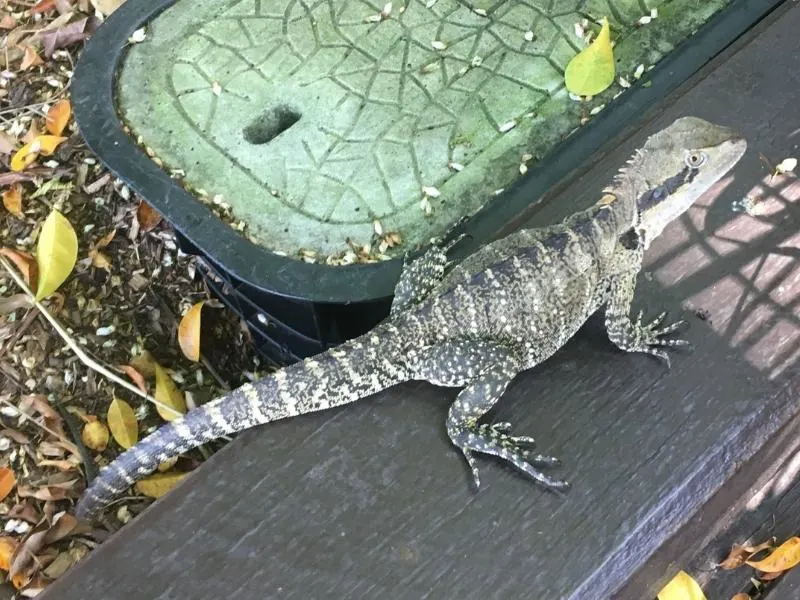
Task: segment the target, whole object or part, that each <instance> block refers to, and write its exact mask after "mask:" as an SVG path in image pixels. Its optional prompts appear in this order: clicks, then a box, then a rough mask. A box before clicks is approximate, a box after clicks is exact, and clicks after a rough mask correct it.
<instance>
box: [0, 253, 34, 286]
mask: <svg viewBox="0 0 800 600" xmlns="http://www.w3.org/2000/svg"><path fill="white" fill-rule="evenodd" d="M0 254H2V255H3V256H5V257H6V258H8V259H9V260H10V261H11V262H13V263H14V266H15V267H17V270H18V271H19V272H20V274H21V275H22V278H23V279H24V280H25V283H27V284H28V287H29V288H31V289H32V290H35V289H36V286H37V285H38V279H39V267H38V266H37V265H36V259H35V258H34V257H33V256H31V255H30V254H28V253H27V252H23V251H22V250H12V249H11V248H0Z"/></svg>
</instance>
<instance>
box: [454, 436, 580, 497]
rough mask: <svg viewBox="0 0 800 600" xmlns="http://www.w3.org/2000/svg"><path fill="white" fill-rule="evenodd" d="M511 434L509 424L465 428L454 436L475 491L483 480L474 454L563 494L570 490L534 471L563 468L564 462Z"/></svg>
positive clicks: (521, 437)
mask: <svg viewBox="0 0 800 600" xmlns="http://www.w3.org/2000/svg"><path fill="white" fill-rule="evenodd" d="M510 431H511V424H510V423H493V424H487V425H479V426H476V427H470V428H464V429H462V430H461V431H459V432H458V433H455V435H451V439H452V440H453V443H454V444H455V445H456V446H458V447H459V448H461V451H462V452H463V453H464V456H465V457H466V459H467V463H469V466H470V468H471V469H472V477H473V479H474V481H475V487H476V488H478V487H480V485H481V480H480V476H479V474H478V465H477V462H476V460H475V457H474V456H473V452H481V453H483V454H493V455H494V456H498V457H499V458H502V459H503V460H506V461H508V462H510V463H511V464H512V465H514V466H515V467H517V468H518V469H520V470H521V471H523V472H525V473H526V474H527V475H529V476H530V477H532V478H533V479H534V480H535V481H537V482H538V483H539V484H541V485H543V486H544V487H546V488H548V489H552V490H556V491H561V490H565V489H566V488H567V487H569V484H568V483H567V482H566V481H563V480H561V479H553V478H552V477H549V476H547V475H545V474H544V473H542V472H541V471H539V470H538V469H536V468H535V467H543V468H547V467H553V466H556V465H559V464H561V461H559V460H558V459H557V458H556V457H554V456H547V455H545V454H539V453H536V452H533V448H534V447H535V445H536V444H535V442H534V439H533V438H532V437H528V436H513V435H511V434H510Z"/></svg>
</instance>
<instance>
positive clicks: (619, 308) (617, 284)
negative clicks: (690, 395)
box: [605, 247, 689, 368]
mask: <svg viewBox="0 0 800 600" xmlns="http://www.w3.org/2000/svg"><path fill="white" fill-rule="evenodd" d="M617 256H618V257H619V262H618V264H619V265H620V267H621V268H620V271H619V272H618V273H617V274H616V275H614V276H613V277H612V279H611V282H610V289H609V297H608V301H607V303H606V319H605V322H606V331H607V332H608V337H609V339H610V340H611V341H612V342H613V343H614V344H615V345H616V346H617V347H618V348H620V349H621V350H624V351H625V352H644V353H646V354H651V355H653V356H656V357H658V358H660V359H662V360H664V361H665V362H666V363H667V368H669V365H670V360H669V355H668V354H667V352H666V350H664V348H665V347H676V346H685V345H688V344H689V342H688V341H686V340H683V339H676V338H668V337H666V336H668V335H670V334H672V333H674V332H675V331H677V330H678V329H680V328H681V327H683V326H684V325H685V324H686V322H685V321H677V322H675V323H673V324H671V325H665V326H663V327H662V324H663V323H664V319H665V318H666V316H667V313H665V312H662V313H661V314H660V315H658V316H657V317H656V318H655V319H653V320H652V321H651V322H650V323H647V324H645V323H643V322H642V316H643V312H642V311H640V312H639V315H638V316H637V317H636V320H633V319H632V318H631V305H632V303H633V295H634V290H635V288H636V276H637V274H638V273H639V269H640V268H641V261H642V259H641V250H640V249H638V248H634V249H625V248H622V247H620V248H619V250H618V252H617Z"/></svg>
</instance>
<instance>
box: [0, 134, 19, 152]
mask: <svg viewBox="0 0 800 600" xmlns="http://www.w3.org/2000/svg"><path fill="white" fill-rule="evenodd" d="M16 145H17V144H16V142H15V141H14V138H12V137H11V136H10V135H8V134H7V133H6V132H5V131H0V154H11V153H12V152H14V148H15V147H16Z"/></svg>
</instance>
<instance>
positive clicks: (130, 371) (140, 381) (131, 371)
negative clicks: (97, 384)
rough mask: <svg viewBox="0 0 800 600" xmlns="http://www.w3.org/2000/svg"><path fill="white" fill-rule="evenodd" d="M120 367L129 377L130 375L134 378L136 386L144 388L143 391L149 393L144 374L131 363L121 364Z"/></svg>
mask: <svg viewBox="0 0 800 600" xmlns="http://www.w3.org/2000/svg"><path fill="white" fill-rule="evenodd" d="M119 368H120V370H121V371H122V372H124V373H125V374H126V375H127V376H128V377H130V378H131V379H132V380H133V383H135V384H136V387H138V388H139V389H140V390H142V392H144V393H145V394H146V393H147V384H146V383H145V381H144V376H143V375H142V374H141V373H139V371H137V370H136V369H135V368H134V367H132V366H131V365H120V366H119Z"/></svg>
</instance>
